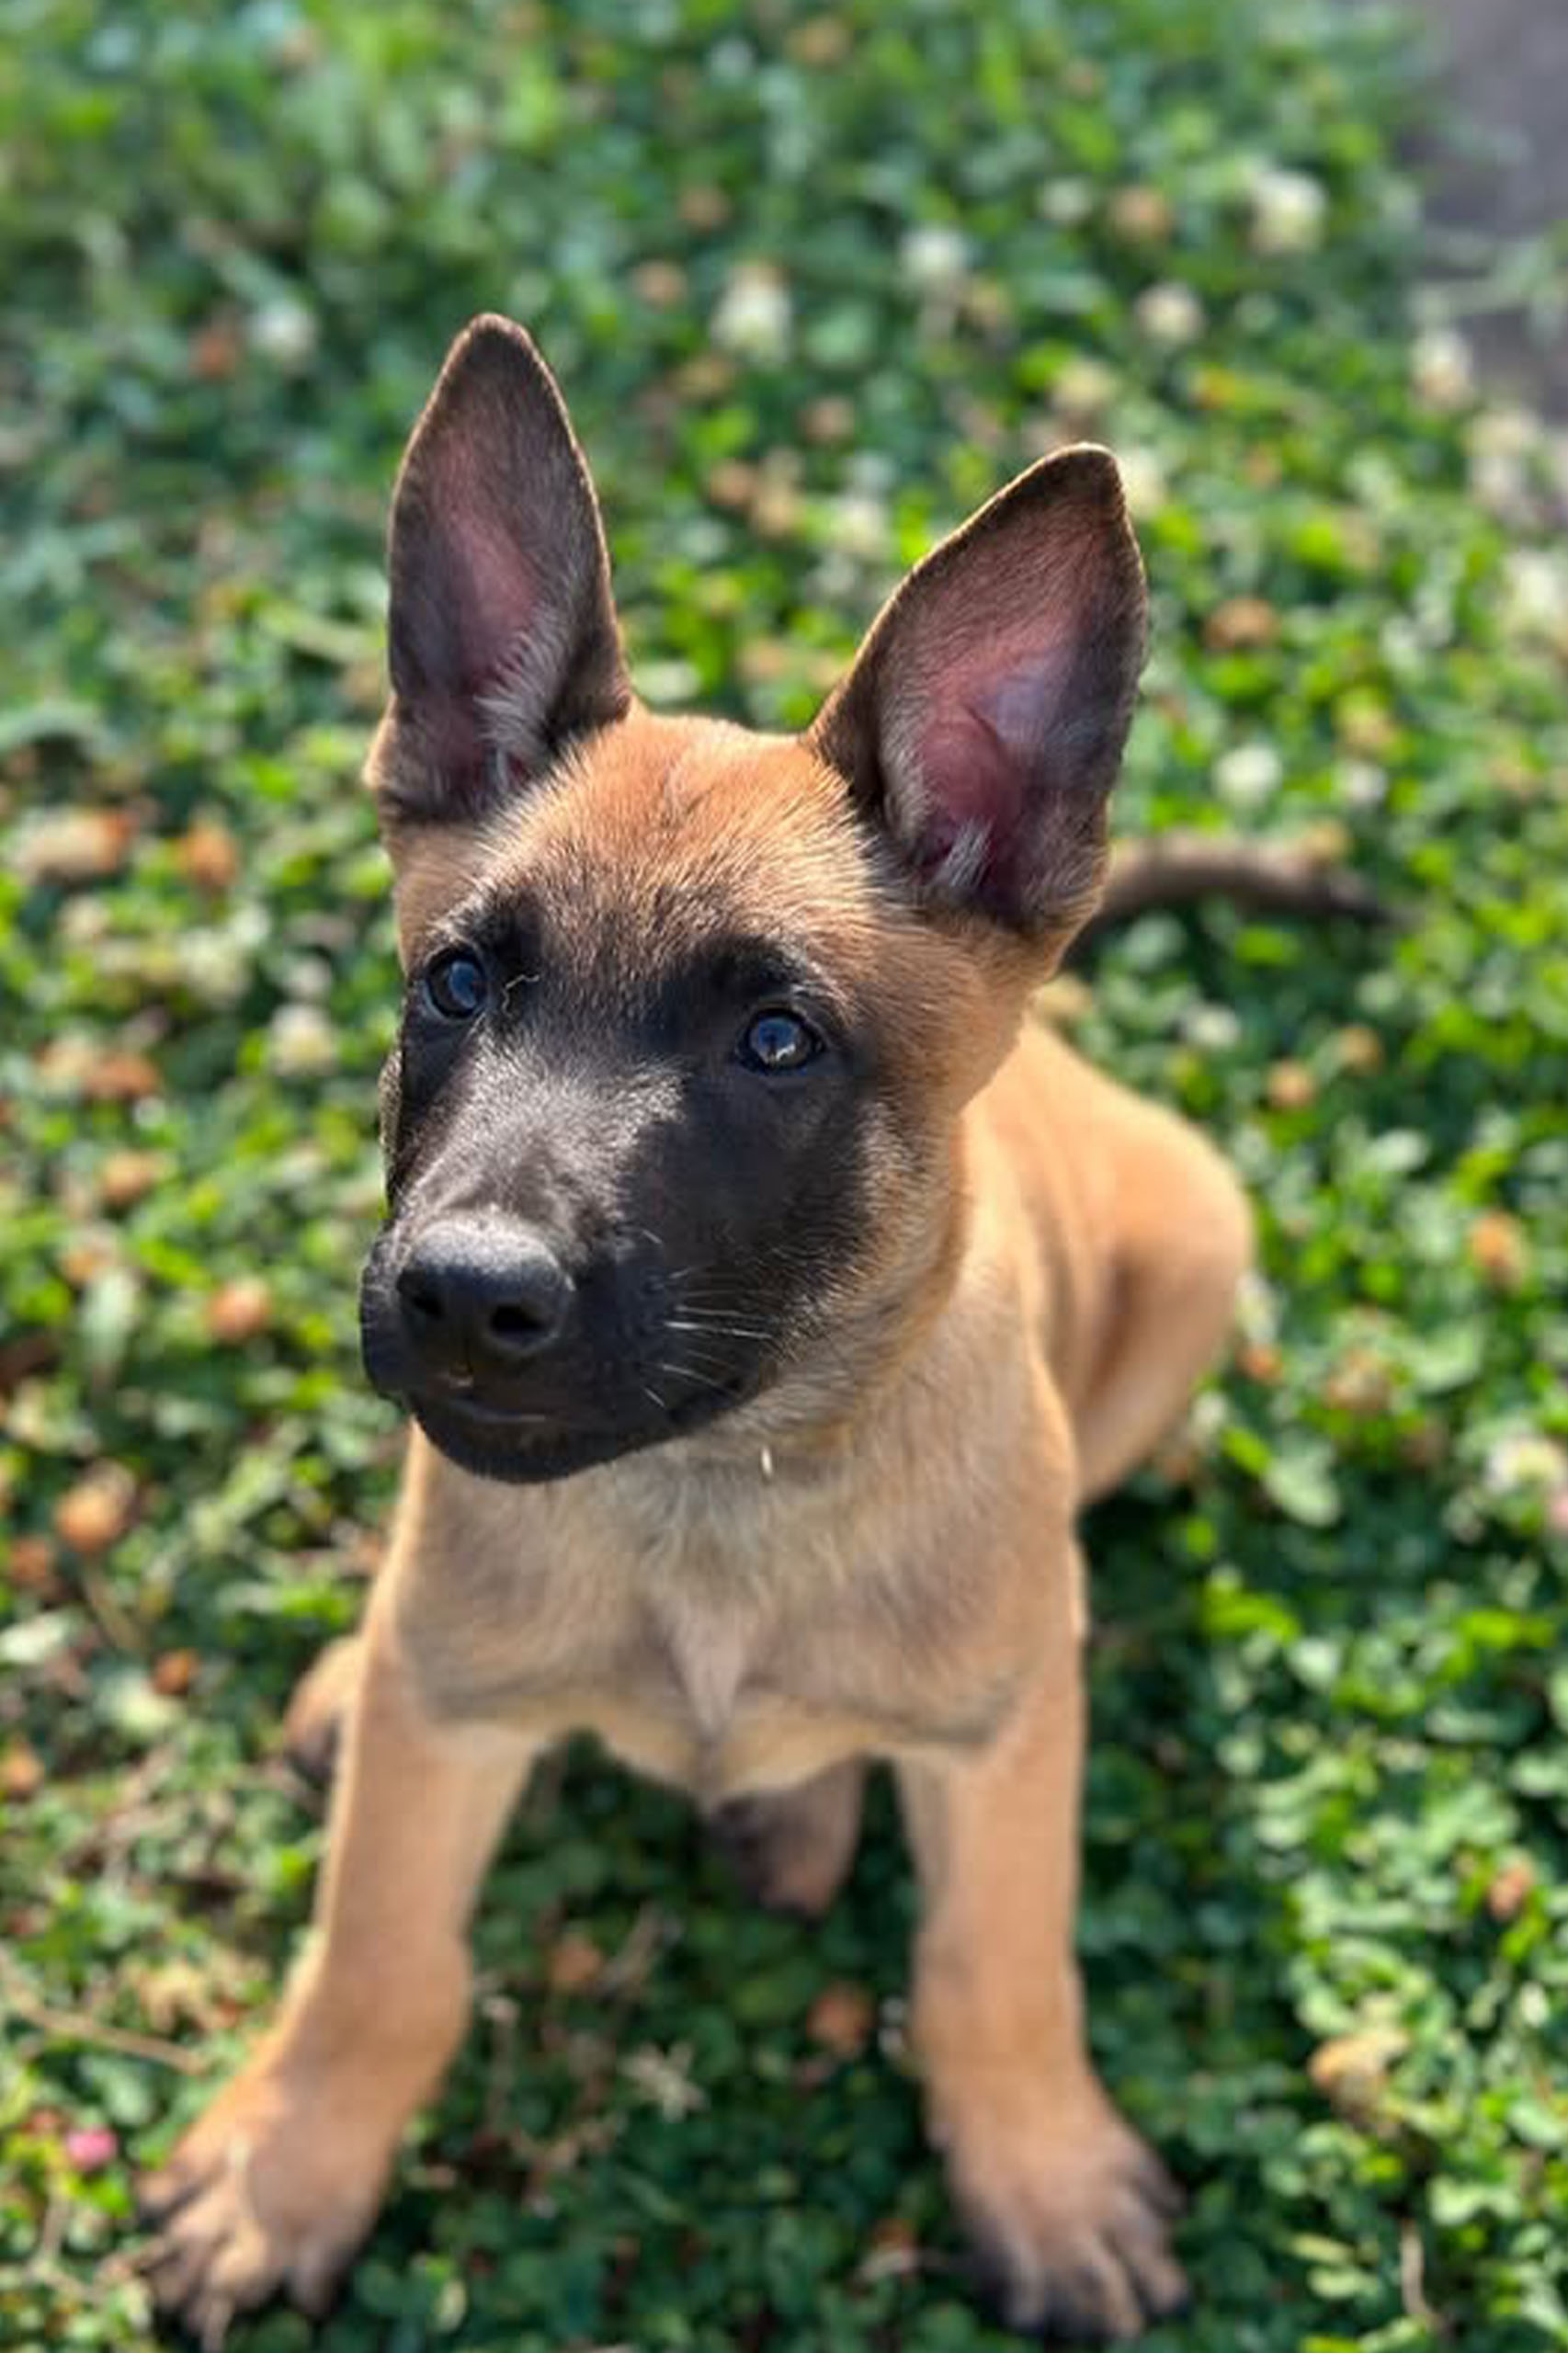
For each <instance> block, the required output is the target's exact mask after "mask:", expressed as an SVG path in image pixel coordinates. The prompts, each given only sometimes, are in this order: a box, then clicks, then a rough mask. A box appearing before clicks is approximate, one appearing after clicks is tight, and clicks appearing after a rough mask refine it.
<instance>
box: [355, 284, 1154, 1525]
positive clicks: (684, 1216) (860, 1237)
mask: <svg viewBox="0 0 1568 2353" xmlns="http://www.w3.org/2000/svg"><path fill="white" fill-rule="evenodd" d="M391 570H392V611H391V668H392V699H391V702H390V705H389V708H388V710H387V713H386V716H385V718H384V720H383V722H382V724H381V731H380V733H379V734H378V736H377V740H376V744H375V746H374V749H373V751H372V755H371V765H370V773H371V779H372V781H373V783H374V785H375V788H376V790H377V792H378V795H379V798H380V805H381V817H382V824H383V827H384V830H385V833H386V836H387V840H388V844H389V847H390V849H391V852H392V859H393V864H394V868H395V870H396V876H397V892H398V912H399V928H400V935H401V939H402V946H403V960H404V964H405V969H406V973H407V992H406V1001H405V1005H404V1010H403V1028H402V1033H401V1036H400V1040H399V1043H398V1046H397V1049H396V1051H395V1052H394V1054H393V1056H392V1063H391V1064H390V1066H389V1069H388V1073H387V1079H386V1086H385V1099H384V1115H385V1116H384V1131H385V1143H386V1152H387V1167H388V1190H389V1197H390V1204H391V1209H390V1216H389V1219H388V1222H387V1224H386V1226H385V1228H384V1229H383V1231H382V1233H381V1238H380V1240H379V1241H378V1243H377V1245H376V1248H375V1250H374V1252H373V1254H372V1256H371V1259H370V1262H369V1267H368V1268H367V1271H366V1277H365V1284H364V1335H365V1353H366V1361H367V1365H368V1367H369V1371H370V1373H371V1376H372V1378H373V1379H374V1380H375V1381H377V1383H378V1384H379V1385H380V1386H381V1388H383V1389H384V1390H386V1391H387V1392H389V1393H391V1394H393V1395H396V1396H398V1397H400V1398H402V1399H403V1400H404V1401H405V1402H406V1403H407V1404H409V1405H410V1406H411V1408H412V1409H413V1411H414V1413H415V1415H416V1416H417V1418H418V1420H419V1421H420V1423H421V1425H422V1427H424V1428H425V1430H426V1434H427V1435H428V1436H429V1437H430V1438H431V1439H432V1440H433V1441H434V1443H435V1444H436V1445H437V1447H439V1448H440V1449H442V1451H443V1452H445V1453H446V1454H447V1455H449V1457H450V1458H451V1459H453V1460H454V1461H458V1462H459V1463H460V1464H462V1465H463V1466H464V1467H466V1468H468V1469H470V1470H473V1471H476V1472H481V1473H483V1474H485V1475H488V1476H492V1477H496V1478H511V1479H539V1478H551V1477H557V1476H560V1475H562V1474H563V1473H565V1472H572V1471H576V1470H580V1469H583V1468H585V1467H586V1466H587V1465H589V1464H591V1463H594V1462H598V1461H608V1460H609V1459H610V1458H611V1457H613V1456H616V1455H619V1454H623V1453H626V1452H629V1451H630V1450H631V1449H634V1448H637V1447H642V1446H647V1445H650V1444H653V1443H655V1442H657V1441H659V1440H662V1439H666V1438H671V1437H673V1436H675V1435H676V1434H677V1433H680V1432H683V1431H687V1430H690V1429H693V1428H695V1427H698V1426H699V1425H700V1424H702V1423H704V1422H707V1421H710V1420H712V1419H713V1418H714V1417H715V1416H717V1415H740V1416H742V1417H744V1415H746V1412H747V1409H748V1405H749V1401H750V1400H752V1399H753V1398H754V1397H759V1396H761V1395H762V1394H763V1392H767V1404H766V1411H767V1413H768V1414H770V1415H773V1416H774V1417H775V1423H774V1424H770V1425H768V1427H775V1426H778V1427H784V1426H788V1423H789V1421H790V1417H791V1416H793V1417H794V1418H795V1419H796V1420H797V1421H798V1420H800V1419H801V1418H810V1416H811V1415H812V1414H817V1415H821V1414H823V1413H824V1412H830V1411H833V1410H838V1411H842V1409H843V1407H844V1406H845V1404H846V1403H848V1402H849V1401H850V1398H851V1396H852V1392H853V1389H854V1387H855V1385H856V1383H857V1381H858V1380H859V1379H860V1378H861V1377H862V1376H863V1374H864V1373H865V1372H866V1370H868V1369H869V1366H870V1365H871V1363H872V1362H873V1360H874V1359H876V1358H878V1357H879V1356H885V1355H886V1353H887V1352H888V1351H889V1349H891V1348H892V1347H894V1346H895V1345H896V1336H897V1334H898V1332H899V1330H900V1329H901V1327H902V1325H903V1324H904V1323H905V1322H906V1321H907V1319H908V1317H909V1316H910V1315H912V1314H914V1313H917V1312H918V1307H919V1303H920V1302H922V1301H923V1300H929V1299H931V1298H933V1297H935V1296H937V1294H938V1293H939V1290H940V1287H941V1279H942V1271H943V1268H944V1267H945V1266H946V1265H947V1264H948V1263H949V1260H950V1257H951V1255H952V1251H953V1249H954V1247H955V1234H956V1225H957V1220H958V1216H959V1210H960V1195H961V1180H960V1170H959V1167H958V1155H957V1136H958V1118H957V1115H958V1113H959V1111H960V1108H961V1107H962V1105H963V1103H964V1102H965V1101H966V1100H967V1099H968V1098H969V1097H970V1096H971V1095H972V1094H973V1093H974V1091H975V1090H976V1089H977V1088H978V1087H979V1086H982V1085H983V1083H984V1081H985V1079H986V1078H987V1077H988V1076H989V1075H990V1074H991V1072H992V1071H993V1070H994V1068H995V1066H996V1064H997V1063H998V1061H999V1060H1000V1058H1001V1057H1002V1055H1003V1054H1004V1053H1005V1052H1006V1048H1007V1045H1008V1043H1009V1041H1010V1040H1011V1038H1012V1035H1013V1033H1014V1030H1015V1029H1016V1026H1017V1019H1018V1017H1019V1012H1020V1009H1021V1006H1022V1005H1023V1002H1024V1000H1025V997H1026V995H1027V994H1028V989H1029V987H1030V986H1031V985H1032V984H1033V983H1035V982H1037V981H1038V980H1039V979H1040V977H1041V976H1042V975H1043V973H1044V972H1047V971H1048V970H1049V969H1050V967H1051V963H1052V962H1053V961H1054V960H1055V959H1056V957H1057V956H1059V955H1060V953H1061V950H1062V947H1063V946H1064V945H1065V943H1066V942H1067V940H1068V939H1069V938H1071V937H1072V934H1073V932H1074V930H1075V929H1076V927H1077V926H1078V925H1079V924H1080V923H1081V922H1082V921H1083V919H1084V917H1085V915H1087V914H1088V913H1089V911H1090V909H1091V908H1092V906H1093V904H1094V902H1095V899H1096V895H1097V892H1098V889H1099V884H1100V879H1101V873H1102V869H1103V864H1104V858H1105V840H1106V803H1107V800H1108V794H1109V791H1110V788H1111V785H1112V783H1113V781H1114V779H1115V775H1116V770H1117V767H1118V764H1119V759H1120V756H1121V749H1122V744H1123V741H1124V739H1125V736H1126V733H1127V728H1128V723H1129V720H1130V717H1131V707H1132V699H1133V693H1134V688H1135V685H1136V680H1137V674H1138V668H1139V664H1140V660H1141V656H1142V631H1143V592H1142V571H1141V567H1140V564H1139V560H1138V554H1137V549H1136V546H1135V544H1134V541H1133V540H1132V536H1131V531H1130V529H1129V527H1128V524H1127V520H1126V515H1125V511H1124V508H1123V506H1122V500H1121V494H1120V488H1119V483H1118V479H1117V474H1116V469H1115V467H1114V465H1113V464H1112V462H1111V460H1110V459H1109V458H1108V456H1107V455H1106V454H1105V453H1104V452H1103V451H1101V450H1096V449H1074V450H1069V451H1067V452H1064V453H1063V454H1062V455H1061V456H1059V457H1055V458H1051V459H1048V460H1045V461H1043V462H1042V463H1041V464H1040V465H1037V466H1035V467H1033V468H1031V469H1030V471H1029V472H1028V473H1026V474H1023V475H1022V476H1020V477H1019V479H1018V480H1017V482H1015V483H1013V484H1012V485H1011V486H1010V487H1009V488H1008V489H1006V490H1005V491H1004V492H1002V493H1001V494H1000V495H999V496H998V497H996V498H994V499H993V501H992V502H991V504H990V505H989V506H986V507H985V508H983V510H982V512H981V513H980V514H978V515H977V516H975V517H973V518H972V519H971V521H970V522H969V523H967V524H966V525H965V526H964V527H963V529H961V530H960V531H958V532H956V533H955V534H954V535H953V537H952V538H951V539H949V540H946V541H944V542H943V544H942V545H941V546H940V547H938V548H937V550H936V551H935V552H934V553H933V554H932V555H930V556H928V557H927V558H926V561H925V563H922V564H920V565H919V566H918V567H917V568H916V569H915V572H914V573H912V574H910V576H909V578H908V579H907V580H906V581H905V582H904V583H903V586H902V587H901V588H900V589H899V591H898V592H897V594H896V595H895V596H894V597H892V600H891V602H890V603H889V604H888V606H887V607H886V608H885V609H884V610H883V612H882V614H881V617H880V619H879V620H877V622H876V623H875V625H874V626H873V628H872V629H871V631H870V632H869V636H868V637H867V639H866V642H865V643H864V645H863V646H862V648H861V651H860V653H859V654H858V657H857V659H856V661H855V663H854V665H852V667H851V669H850V671H849V673H848V675H847V676H846V679H845V680H844V682H843V684H842V685H841V686H840V687H839V688H838V689H837V691H836V692H835V694H834V695H833V696H832V698H831V699H830V700H829V701H828V703H827V705H826V707H825V709H824V710H823V711H822V713H821V714H820V716H819V718H818V719H817V721H816V722H815V724H814V725H813V726H812V728H811V729H810V730H809V731H808V733H806V734H805V735H804V736H801V737H798V738H797V737H789V738H786V737H768V736H760V735H756V734H753V733H748V732H747V731H745V730H744V729H741V728H738V727H733V726H730V725H726V724H723V723H722V722H715V721H705V720H697V719H672V718H664V717H656V716H654V715H653V713H651V712H649V711H647V710H644V709H642V707H641V706H640V705H639V704H638V703H637V702H636V700H635V699H634V697H633V695H632V692H631V685H630V683H629V680H628V677H627V673H626V668H625V665H624V662H623V659H622V654H621V646H620V638H619V629H618V626H617V622H616V617H615V609H614V605H613V602H612V599H611V594H610V585H609V568H608V558H607V555H606V551H605V540H604V533H603V530H602V528H601V526H600V522H599V517H598V509H597V504H596V501H595V497H594V493H593V488H592V485H591V483H590V482H589V479H588V474H587V471H586V468H585V464H584V462H583V459H582V456H581V453H580V451H579V450H578V448H577V445H576V443H575V441H574V438H573V436H572V432H571V428H570V426H569V425H568V422H567V419H566V415H565V411H564V409H563V408H562V404H561V399H560V396H559V394H558V393H557V392H556V389H555V386H554V384H553V383H552V381H551V378H550V376H549V374H548V373H547V371H546V369H545V368H544V366H543V364H542V362H541V361H540V358H539V356H538V354H537V353H536V352H535V350H534V348H533V346H532V345H531V343H530V342H529V341H528V337H527V336H526V335H524V334H523V333H522V332H521V330H520V329H519V328H517V327H515V326H513V325H511V324H508V323H507V322H506V321H505V320H500V319H482V320H480V321H478V322H476V324H474V325H473V326H472V327H471V328H470V329H469V330H468V332H467V334H466V335H463V336H462V338H461V339H460V342H459V343H458V345H457V346H456V347H455V348H454V350H453V352H452V354H451V356H450V358H449V360H448V363H447V366H446V368H445V369H444V371H443V373H442V376H441V380H440V382H439V383H438V385H437V389H436V392H435V394H434V396H433V398H432V400H431V403H430V405H429V407H428V408H427V409H426V413H425V415H424V417H423V418H422V420H421V421H420V424H419V426H418V428H417V430H416V431H415V436H414V438H413V441H412V443H411V444H410V447H409V450H408V454H407V457H406V459H405V460H404V463H403V472H402V475H401V478H400V480H399V483H398V488H397V495H396V501H395V505H394V510H393V516H392V560H391ZM763 1410H764V1409H763V1408H758V1409H757V1411H758V1412H761V1411H763ZM780 1417H781V1418H780ZM743 1426H744V1418H743Z"/></svg>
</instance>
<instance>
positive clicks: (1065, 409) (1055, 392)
mask: <svg viewBox="0 0 1568 2353" xmlns="http://www.w3.org/2000/svg"><path fill="white" fill-rule="evenodd" d="M1117 391H1118V381H1117V376H1116V371H1115V369H1112V368H1108V367H1107V366H1106V364H1105V361H1104V360H1103V359H1089V358H1083V359H1070V360H1069V361H1068V362H1067V365H1066V367H1065V368H1063V369H1062V373H1061V375H1060V376H1058V378H1057V379H1056V381H1055V383H1054V384H1053V385H1052V386H1051V403H1052V405H1053V406H1054V407H1055V408H1057V409H1058V410H1059V411H1060V412H1061V414H1062V415H1063V416H1070V417H1083V418H1087V417H1092V416H1099V415H1103V413H1104V412H1105V410H1106V409H1108V407H1109V406H1110V404H1111V402H1112V401H1113V400H1114V399H1115V398H1116V394H1117Z"/></svg>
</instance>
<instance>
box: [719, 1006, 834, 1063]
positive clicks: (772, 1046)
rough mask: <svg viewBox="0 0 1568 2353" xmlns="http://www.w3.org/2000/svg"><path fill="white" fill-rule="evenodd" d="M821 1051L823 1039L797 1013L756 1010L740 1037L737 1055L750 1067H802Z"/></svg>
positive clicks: (813, 1060)
mask: <svg viewBox="0 0 1568 2353" xmlns="http://www.w3.org/2000/svg"><path fill="white" fill-rule="evenodd" d="M822 1050H823V1047H822V1040H821V1039H820V1038H819V1037H818V1036H817V1033H816V1031H815V1030H814V1029H812V1027H811V1025H810V1023H809V1022H805V1021H802V1020H801V1017H800V1015H799V1014H798V1013H785V1012H780V1011H774V1012H771V1013H759V1014H758V1015H757V1016H756V1019H755V1020H754V1021H753V1022H752V1024H751V1026H750V1028H749V1029H747V1031H746V1033H745V1036H744V1038H743V1039H742V1040H741V1043H740V1057H741V1060H742V1062H744V1063H750V1065H751V1067H752V1069H753V1070H760V1071H767V1072H770V1073H771V1072H776V1071H791V1070H803V1069H804V1068H805V1066H806V1064H807V1063H811V1062H815V1060H816V1058H817V1056H818V1055H819V1054H820V1053H821V1051H822Z"/></svg>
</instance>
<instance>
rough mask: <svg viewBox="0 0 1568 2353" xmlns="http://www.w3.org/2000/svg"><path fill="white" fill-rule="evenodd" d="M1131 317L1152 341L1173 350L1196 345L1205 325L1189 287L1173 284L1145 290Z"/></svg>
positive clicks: (1133, 307)
mask: <svg viewBox="0 0 1568 2353" xmlns="http://www.w3.org/2000/svg"><path fill="white" fill-rule="evenodd" d="M1132 315H1133V317H1134V318H1135V319H1136V320H1137V322H1138V324H1139V325H1140V326H1141V327H1142V330H1143V332H1144V334H1145V335H1148V336H1149V337H1150V338H1151V340H1152V341H1153V342H1155V343H1166V344H1170V345H1171V346H1173V347H1175V346H1177V345H1180V344H1184V343H1196V342H1197V340H1198V338H1199V335H1201V334H1202V333H1203V329H1204V326H1205V324H1207V323H1206V321H1205V318H1204V315H1203V305H1202V303H1201V302H1200V301H1199V299H1198V297H1197V295H1196V294H1195V293H1194V292H1193V290H1192V289H1191V287H1190V286H1178V285H1176V283H1175V282H1174V281H1173V282H1170V283H1167V284H1165V285H1163V286H1149V287H1145V289H1144V290H1143V291H1142V294H1140V295H1139V297H1138V300H1137V301H1136V302H1134V303H1133V305H1132Z"/></svg>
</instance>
